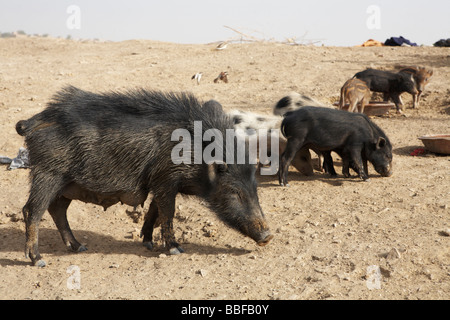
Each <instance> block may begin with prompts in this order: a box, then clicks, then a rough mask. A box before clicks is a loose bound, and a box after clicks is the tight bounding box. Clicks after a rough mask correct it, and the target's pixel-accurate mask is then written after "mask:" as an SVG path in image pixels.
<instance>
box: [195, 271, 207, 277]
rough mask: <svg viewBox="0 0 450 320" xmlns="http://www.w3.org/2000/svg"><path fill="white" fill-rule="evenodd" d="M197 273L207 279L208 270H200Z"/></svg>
mask: <svg viewBox="0 0 450 320" xmlns="http://www.w3.org/2000/svg"><path fill="white" fill-rule="evenodd" d="M196 273H197V274H199V275H201V276H202V277H205V276H206V274H207V272H206V270H204V269H200V270H198V271H197V272H196Z"/></svg>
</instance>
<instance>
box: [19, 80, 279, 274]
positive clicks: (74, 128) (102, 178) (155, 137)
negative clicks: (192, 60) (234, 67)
mask: <svg viewBox="0 0 450 320" xmlns="http://www.w3.org/2000/svg"><path fill="white" fill-rule="evenodd" d="M194 121H201V122H202V130H203V132H204V131H205V130H208V129H211V128H214V129H217V130H219V131H220V132H222V133H223V136H224V137H225V130H226V129H229V128H233V122H232V120H231V119H230V118H229V117H227V116H226V115H225V114H224V113H223V111H222V110H221V108H216V107H210V106H206V107H205V108H202V106H201V103H200V102H198V101H197V99H195V97H193V96H192V95H190V94H186V93H179V94H175V93H162V92H155V91H147V90H143V89H140V90H134V91H129V92H125V93H117V92H110V93H103V94H95V93H90V92H86V91H83V90H80V89H77V88H75V87H66V88H64V89H63V90H61V91H60V92H59V93H57V94H56V95H55V96H54V97H53V100H52V101H51V102H50V103H49V104H48V106H47V108H46V109H45V110H43V111H42V112H41V113H38V114H36V115H35V116H33V117H31V118H30V119H28V120H22V121H19V122H18V123H17V125H16V130H17V132H18V133H19V134H20V135H23V136H25V141H26V145H27V147H28V150H29V157H30V162H31V171H30V180H31V189H30V195H29V198H28V201H27V203H26V204H25V206H24V208H23V214H24V219H25V223H26V249H25V250H26V251H25V254H26V255H27V256H29V257H30V258H31V261H32V263H33V264H34V265H38V266H45V262H44V261H43V260H42V259H41V255H40V254H39V250H38V231H39V222H40V220H41V217H42V215H43V214H44V212H45V210H47V209H48V211H49V213H50V215H51V216H52V218H53V220H54V222H55V224H56V226H57V228H58V230H59V232H60V234H61V237H62V239H63V241H64V243H65V244H66V245H67V246H68V247H69V248H70V249H72V250H73V251H84V250H86V248H85V247H84V246H83V245H81V244H80V243H79V242H78V241H77V240H76V239H75V237H74V236H73V234H72V231H71V229H70V227H69V223H68V221H67V217H66V214H67V208H68V207H69V205H70V203H71V201H72V200H81V201H83V202H89V203H94V204H98V205H101V206H103V207H104V208H105V210H106V208H108V207H109V206H111V205H113V204H115V203H118V202H122V203H125V204H128V205H131V206H137V205H139V204H141V205H143V203H144V201H145V200H146V198H147V196H148V194H152V195H153V198H152V202H151V204H150V208H149V211H148V213H147V214H146V216H145V221H144V226H143V228H142V235H143V241H144V245H145V246H147V247H148V248H150V249H151V248H153V242H152V233H153V228H154V227H155V226H156V223H160V224H161V233H162V239H163V241H164V243H165V245H166V247H168V249H169V251H170V253H172V254H177V253H180V252H183V249H182V248H181V247H180V246H179V244H178V243H177V242H176V240H175V236H174V231H173V216H174V211H175V197H176V195H177V193H185V194H192V195H197V196H200V197H202V198H204V199H205V200H206V202H207V204H208V205H209V207H210V208H211V209H212V210H213V211H214V212H216V213H217V215H218V217H219V218H220V219H222V220H223V221H224V222H225V223H226V224H227V225H229V226H231V227H233V228H234V229H236V230H238V231H240V232H241V233H242V234H244V235H246V236H249V237H251V238H252V239H253V240H255V241H256V242H257V243H258V244H259V245H265V244H267V243H268V242H269V241H270V240H271V239H272V237H273V236H272V235H271V233H270V231H269V228H268V226H267V223H266V220H265V217H264V214H263V212H262V210H261V207H260V205H259V201H258V195H257V187H256V180H255V167H254V165H250V164H235V163H225V162H222V163H219V162H213V163H210V164H207V163H205V161H202V162H201V163H199V164H194V163H193V164H189V163H180V164H175V163H174V161H172V158H171V152H172V150H173V148H174V146H175V145H176V144H177V143H179V141H172V133H173V131H174V130H175V129H180V128H183V129H187V130H188V131H189V132H190V133H193V132H194V128H193V127H194ZM223 140H224V141H223V144H224V145H223V148H224V149H223V150H225V148H226V146H225V144H226V141H225V139H223ZM205 146H206V143H205V142H202V144H201V147H202V148H205ZM234 147H236V146H234ZM192 153H194V152H192Z"/></svg>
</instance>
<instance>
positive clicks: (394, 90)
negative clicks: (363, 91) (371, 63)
mask: <svg viewBox="0 0 450 320" xmlns="http://www.w3.org/2000/svg"><path fill="white" fill-rule="evenodd" d="M353 78H357V79H360V80H362V81H364V82H365V83H366V84H367V86H368V87H369V89H370V90H371V91H374V92H383V93H384V97H385V99H392V101H393V102H394V103H395V107H396V109H397V113H402V111H403V110H402V109H403V103H402V100H401V99H400V95H401V94H402V93H403V92H408V93H410V94H412V95H417V94H418V91H417V88H416V83H415V81H414V78H413V76H412V75H411V74H408V73H402V72H398V73H396V72H391V71H384V70H376V69H366V70H364V71H361V72H358V73H356V74H355V75H354V76H353Z"/></svg>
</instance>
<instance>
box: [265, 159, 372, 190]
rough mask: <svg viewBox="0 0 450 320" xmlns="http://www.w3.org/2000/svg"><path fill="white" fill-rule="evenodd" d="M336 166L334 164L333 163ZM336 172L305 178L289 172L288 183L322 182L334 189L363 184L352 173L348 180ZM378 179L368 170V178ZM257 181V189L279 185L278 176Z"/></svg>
mask: <svg viewBox="0 0 450 320" xmlns="http://www.w3.org/2000/svg"><path fill="white" fill-rule="evenodd" d="M335 164H336V163H335ZM335 169H336V172H337V173H338V175H337V176H335V177H333V176H331V175H330V174H328V173H321V172H317V171H315V172H314V175H312V176H305V175H304V174H302V173H300V172H298V171H292V170H290V171H289V175H288V181H289V182H292V181H297V182H305V181H316V180H319V181H322V182H325V183H328V184H329V185H331V186H334V187H339V186H342V185H343V184H344V183H347V182H348V183H352V182H353V183H359V182H363V181H362V180H361V179H360V178H359V177H358V176H357V175H356V173H355V172H354V171H352V170H350V173H351V175H352V176H351V177H350V178H345V177H344V176H343V175H342V174H341V173H340V171H341V168H338V167H335ZM377 176H378V177H379V175H377V174H374V175H372V174H371V173H370V169H369V178H375V177H377ZM257 180H258V188H268V187H279V186H280V185H279V183H278V175H273V176H261V175H258V177H257Z"/></svg>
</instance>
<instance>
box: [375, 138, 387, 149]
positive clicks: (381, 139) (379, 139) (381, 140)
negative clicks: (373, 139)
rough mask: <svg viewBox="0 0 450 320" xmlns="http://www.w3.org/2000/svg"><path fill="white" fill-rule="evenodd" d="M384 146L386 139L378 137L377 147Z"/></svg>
mask: <svg viewBox="0 0 450 320" xmlns="http://www.w3.org/2000/svg"><path fill="white" fill-rule="evenodd" d="M384 146H386V139H385V138H383V137H379V138H378V141H377V149H380V148H383V147H384Z"/></svg>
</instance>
